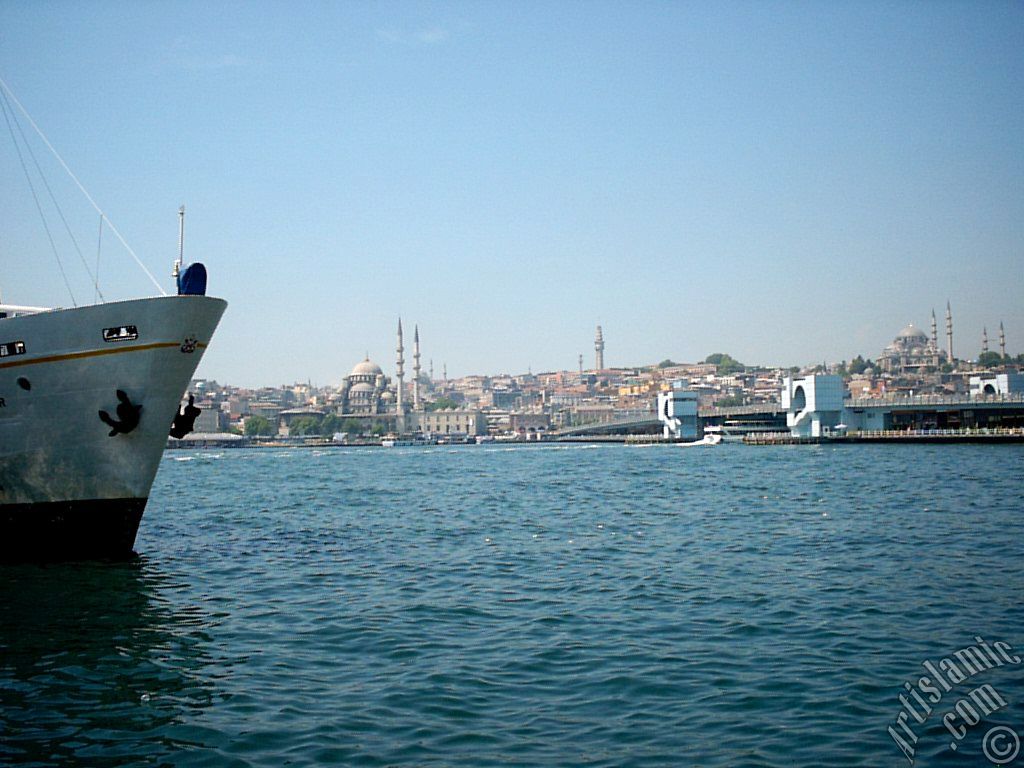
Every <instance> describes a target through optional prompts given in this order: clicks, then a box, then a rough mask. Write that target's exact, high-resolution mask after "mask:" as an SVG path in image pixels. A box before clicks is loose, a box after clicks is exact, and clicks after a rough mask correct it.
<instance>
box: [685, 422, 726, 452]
mask: <svg viewBox="0 0 1024 768" xmlns="http://www.w3.org/2000/svg"><path fill="white" fill-rule="evenodd" d="M721 442H722V428H721V427H716V426H710V427H704V437H702V438H701V439H700V440H694V441H692V442H689V443H676V445H678V446H680V447H681V448H695V447H696V446H698V445H718V444H719V443H721Z"/></svg>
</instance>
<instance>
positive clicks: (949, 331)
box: [946, 301, 953, 365]
mask: <svg viewBox="0 0 1024 768" xmlns="http://www.w3.org/2000/svg"><path fill="white" fill-rule="evenodd" d="M946 353H947V354H948V355H949V362H950V364H951V365H952V363H953V311H952V310H951V309H950V308H949V302H948V301H947V302H946Z"/></svg>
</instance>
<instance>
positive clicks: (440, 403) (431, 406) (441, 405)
mask: <svg viewBox="0 0 1024 768" xmlns="http://www.w3.org/2000/svg"><path fill="white" fill-rule="evenodd" d="M458 407H459V404H458V403H456V402H455V401H454V400H452V399H451V398H450V397H440V398H438V399H437V400H435V401H434V402H432V403H427V405H426V410H428V411H446V410H449V409H452V408H458Z"/></svg>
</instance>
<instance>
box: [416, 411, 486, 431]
mask: <svg viewBox="0 0 1024 768" xmlns="http://www.w3.org/2000/svg"><path fill="white" fill-rule="evenodd" d="M410 418H411V419H413V420H414V421H415V422H416V425H417V426H418V427H419V431H420V432H422V433H423V434H424V435H458V436H462V435H469V436H475V435H486V434H487V419H486V417H485V416H484V414H483V412H482V411H477V410H442V411H421V412H419V413H414V414H411V415H410Z"/></svg>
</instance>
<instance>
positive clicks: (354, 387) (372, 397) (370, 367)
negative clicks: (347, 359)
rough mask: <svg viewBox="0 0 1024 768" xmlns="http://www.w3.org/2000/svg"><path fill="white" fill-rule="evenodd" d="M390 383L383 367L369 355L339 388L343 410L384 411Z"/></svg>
mask: <svg viewBox="0 0 1024 768" xmlns="http://www.w3.org/2000/svg"><path fill="white" fill-rule="evenodd" d="M390 383H391V382H390V380H389V379H388V377H387V376H385V375H384V371H382V370H381V367H380V366H379V365H377V364H376V363H374V362H373V361H371V360H370V357H369V355H367V356H366V359H365V360H363V361H362V362H359V363H356V365H355V367H353V368H352V373H350V374H349V375H348V376H346V377H345V378H344V379H343V380H342V382H341V387H340V388H339V389H338V400H340V401H341V412H342V413H351V414H361V415H366V414H376V413H384V412H385V410H386V406H387V403H388V399H387V398H385V397H384V395H385V394H387V392H388V386H389V385H390Z"/></svg>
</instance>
